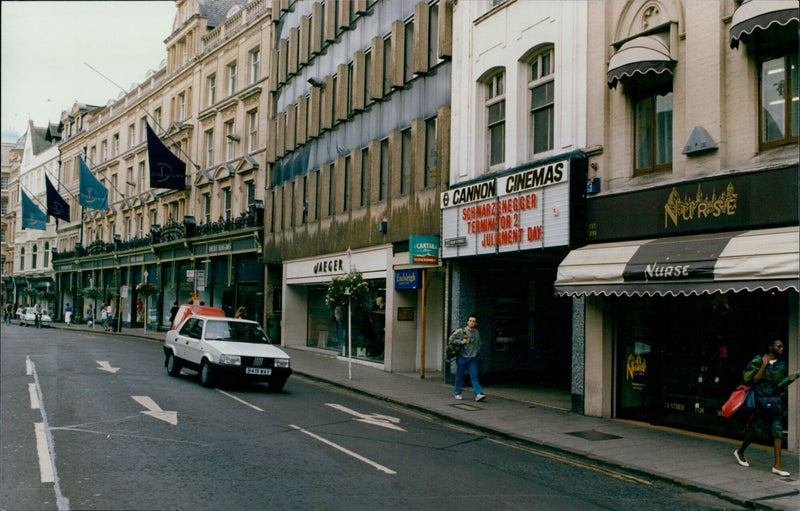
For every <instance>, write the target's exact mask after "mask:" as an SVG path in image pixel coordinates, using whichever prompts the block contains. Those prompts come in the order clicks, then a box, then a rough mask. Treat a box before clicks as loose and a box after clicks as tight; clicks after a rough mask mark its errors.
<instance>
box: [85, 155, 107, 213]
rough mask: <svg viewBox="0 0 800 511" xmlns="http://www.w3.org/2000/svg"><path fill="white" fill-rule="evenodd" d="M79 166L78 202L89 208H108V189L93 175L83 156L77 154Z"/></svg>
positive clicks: (103, 209) (101, 209)
mask: <svg viewBox="0 0 800 511" xmlns="http://www.w3.org/2000/svg"><path fill="white" fill-rule="evenodd" d="M78 165H79V166H80V176H79V177H80V182H81V183H80V191H79V192H78V202H79V203H80V205H81V206H85V207H87V208H91V209H98V210H100V211H105V210H107V209H108V190H106V187H105V186H103V185H102V184H101V183H100V181H98V180H97V178H96V177H94V174H92V171H91V170H89V167H87V166H86V163H84V161H83V158H82V157H80V156H78Z"/></svg>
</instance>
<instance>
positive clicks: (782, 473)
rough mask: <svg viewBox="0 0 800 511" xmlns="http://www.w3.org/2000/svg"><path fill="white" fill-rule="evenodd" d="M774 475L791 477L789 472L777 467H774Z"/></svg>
mask: <svg viewBox="0 0 800 511" xmlns="http://www.w3.org/2000/svg"><path fill="white" fill-rule="evenodd" d="M772 473H773V474H778V475H779V476H783V477H789V475H790V474H789V472H787V471H785V470H780V469H777V468H775V467H772Z"/></svg>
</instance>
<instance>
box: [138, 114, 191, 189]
mask: <svg viewBox="0 0 800 511" xmlns="http://www.w3.org/2000/svg"><path fill="white" fill-rule="evenodd" d="M145 126H146V127H147V158H148V160H149V162H150V188H169V189H172V190H185V189H186V163H184V162H183V160H181V159H180V158H178V157H177V156H175V155H174V154H173V153H172V151H170V150H169V149H167V146H165V145H164V143H163V142H162V141H161V139H160V138H158V135H156V133H155V132H154V131H153V129H152V128H151V127H150V125H149V124H147V123H145Z"/></svg>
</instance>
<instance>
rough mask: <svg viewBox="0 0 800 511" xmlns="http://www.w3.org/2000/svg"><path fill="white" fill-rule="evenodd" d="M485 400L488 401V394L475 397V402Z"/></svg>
mask: <svg viewBox="0 0 800 511" xmlns="http://www.w3.org/2000/svg"><path fill="white" fill-rule="evenodd" d="M484 399H486V394H478V395H477V396H475V401H483V400H484Z"/></svg>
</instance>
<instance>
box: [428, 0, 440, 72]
mask: <svg viewBox="0 0 800 511" xmlns="http://www.w3.org/2000/svg"><path fill="white" fill-rule="evenodd" d="M439 60H440V59H439V5H438V4H435V5H432V6H431V8H430V11H429V12H428V69H430V68H432V67H433V66H435V65H436V64H438V63H439Z"/></svg>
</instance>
